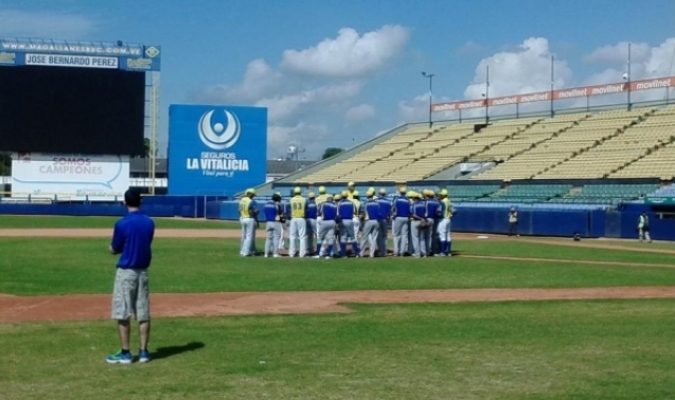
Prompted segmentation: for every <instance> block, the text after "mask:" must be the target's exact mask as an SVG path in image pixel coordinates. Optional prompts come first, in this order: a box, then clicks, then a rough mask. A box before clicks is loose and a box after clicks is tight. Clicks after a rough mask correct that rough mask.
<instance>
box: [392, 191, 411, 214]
mask: <svg viewBox="0 0 675 400" xmlns="http://www.w3.org/2000/svg"><path fill="white" fill-rule="evenodd" d="M393 211H394V217H402V218H408V217H410V200H409V199H408V198H407V197H406V196H405V195H401V196H398V197H396V200H394V210H393Z"/></svg>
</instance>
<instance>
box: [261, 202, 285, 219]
mask: <svg viewBox="0 0 675 400" xmlns="http://www.w3.org/2000/svg"><path fill="white" fill-rule="evenodd" d="M264 210H265V221H270V222H272V221H279V220H280V216H281V215H282V213H283V209H282V208H281V204H279V203H277V202H276V201H274V200H270V201H268V202H267V203H265V207H264Z"/></svg>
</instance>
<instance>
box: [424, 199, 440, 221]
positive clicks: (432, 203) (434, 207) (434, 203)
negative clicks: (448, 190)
mask: <svg viewBox="0 0 675 400" xmlns="http://www.w3.org/2000/svg"><path fill="white" fill-rule="evenodd" d="M440 212H441V203H439V202H438V200H436V199H427V218H438V217H440V216H441V213H440Z"/></svg>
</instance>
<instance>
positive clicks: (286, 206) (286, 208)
mask: <svg viewBox="0 0 675 400" xmlns="http://www.w3.org/2000/svg"><path fill="white" fill-rule="evenodd" d="M281 207H282V210H284V216H285V217H286V219H291V203H288V202H285V203H282V204H281Z"/></svg>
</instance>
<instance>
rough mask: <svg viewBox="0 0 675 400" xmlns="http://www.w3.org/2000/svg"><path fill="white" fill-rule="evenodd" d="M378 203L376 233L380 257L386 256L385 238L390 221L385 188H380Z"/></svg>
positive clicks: (388, 202) (389, 206)
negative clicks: (377, 227)
mask: <svg viewBox="0 0 675 400" xmlns="http://www.w3.org/2000/svg"><path fill="white" fill-rule="evenodd" d="M377 202H378V204H379V205H380V217H379V218H378V220H377V222H378V224H379V228H380V229H379V231H378V233H377V252H378V255H379V256H380V257H386V256H387V239H388V235H387V233H388V230H389V229H388V226H389V221H391V208H392V205H391V201H389V199H387V189H385V188H382V189H380V197H378V198H377Z"/></svg>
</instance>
